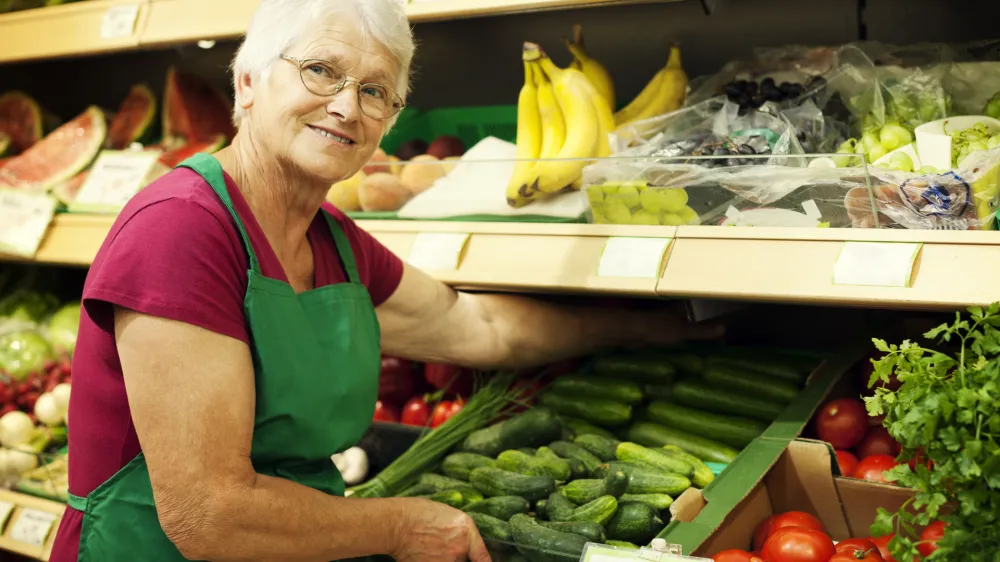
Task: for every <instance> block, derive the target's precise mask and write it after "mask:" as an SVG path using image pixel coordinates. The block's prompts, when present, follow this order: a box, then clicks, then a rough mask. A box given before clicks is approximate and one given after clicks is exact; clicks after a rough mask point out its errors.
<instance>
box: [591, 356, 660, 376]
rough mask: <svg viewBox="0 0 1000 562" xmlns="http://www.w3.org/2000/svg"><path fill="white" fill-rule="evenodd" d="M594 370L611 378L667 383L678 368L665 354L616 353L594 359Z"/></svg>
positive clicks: (597, 373)
mask: <svg viewBox="0 0 1000 562" xmlns="http://www.w3.org/2000/svg"><path fill="white" fill-rule="evenodd" d="M593 372H594V374H595V375H599V376H606V377H610V378H622V379H630V380H636V381H647V382H660V383H666V382H670V381H671V380H673V378H674V375H675V374H676V373H677V368H676V367H674V366H673V364H671V363H670V362H669V361H667V360H665V359H664V357H663V354H657V353H642V354H640V353H628V354H624V353H622V354H618V353H616V354H609V355H604V356H602V357H598V358H597V359H596V360H594V363H593Z"/></svg>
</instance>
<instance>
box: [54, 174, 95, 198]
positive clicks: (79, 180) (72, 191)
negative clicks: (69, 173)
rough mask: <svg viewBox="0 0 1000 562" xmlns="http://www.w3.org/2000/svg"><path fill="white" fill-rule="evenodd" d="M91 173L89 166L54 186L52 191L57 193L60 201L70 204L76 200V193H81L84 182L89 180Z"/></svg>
mask: <svg viewBox="0 0 1000 562" xmlns="http://www.w3.org/2000/svg"><path fill="white" fill-rule="evenodd" d="M89 174H90V168H87V169H86V170H84V171H82V172H80V173H79V174H77V175H75V176H73V177H71V178H70V179H68V180H67V181H65V182H63V183H61V184H59V185H57V186H55V187H53V188H52V193H53V194H55V196H56V198H58V199H59V201H60V202H62V203H63V204H65V205H69V204H70V203H72V202H73V201H76V194H77V193H80V188H81V187H83V182H85V181H87V176H88V175H89Z"/></svg>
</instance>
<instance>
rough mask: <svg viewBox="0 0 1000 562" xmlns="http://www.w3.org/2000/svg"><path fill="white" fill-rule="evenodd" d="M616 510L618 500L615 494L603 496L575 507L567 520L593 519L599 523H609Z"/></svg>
mask: <svg viewBox="0 0 1000 562" xmlns="http://www.w3.org/2000/svg"><path fill="white" fill-rule="evenodd" d="M616 511H618V500H616V499H615V498H614V497H613V496H601V497H599V498H597V499H596V500H594V501H592V502H590V503H586V504H583V505H581V506H580V507H578V508H576V509H574V510H573V514H572V515H570V516H569V519H567V521H593V522H594V523H597V524H598V525H607V524H608V521H611V518H612V517H614V515H615V512H616Z"/></svg>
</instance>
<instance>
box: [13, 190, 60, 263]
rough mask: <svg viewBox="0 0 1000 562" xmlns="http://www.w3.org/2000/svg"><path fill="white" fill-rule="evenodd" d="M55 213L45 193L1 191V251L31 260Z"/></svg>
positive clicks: (52, 204)
mask: <svg viewBox="0 0 1000 562" xmlns="http://www.w3.org/2000/svg"><path fill="white" fill-rule="evenodd" d="M55 212H56V201H55V199H53V198H51V197H49V196H48V195H46V194H44V193H38V192H33V191H27V190H17V189H0V252H5V253H8V254H14V255H17V256H21V257H27V258H30V257H33V256H34V255H35V252H37V251H38V245H39V244H41V242H42V237H44V236H45V231H46V230H48V228H49V223H50V222H52V216H53V215H54V214H55Z"/></svg>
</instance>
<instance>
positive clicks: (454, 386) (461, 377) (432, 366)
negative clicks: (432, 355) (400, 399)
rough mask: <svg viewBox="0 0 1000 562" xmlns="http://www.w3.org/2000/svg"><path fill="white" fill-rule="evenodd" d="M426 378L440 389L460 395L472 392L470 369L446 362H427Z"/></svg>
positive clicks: (425, 368)
mask: <svg viewBox="0 0 1000 562" xmlns="http://www.w3.org/2000/svg"><path fill="white" fill-rule="evenodd" d="M424 378H425V379H427V382H429V383H430V384H431V386H433V387H434V388H436V389H438V390H443V391H445V392H449V393H452V394H458V395H459V396H469V395H470V394H472V371H470V370H469V369H463V368H462V367H459V366H457V365H446V364H444V363H427V364H426V365H424Z"/></svg>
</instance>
